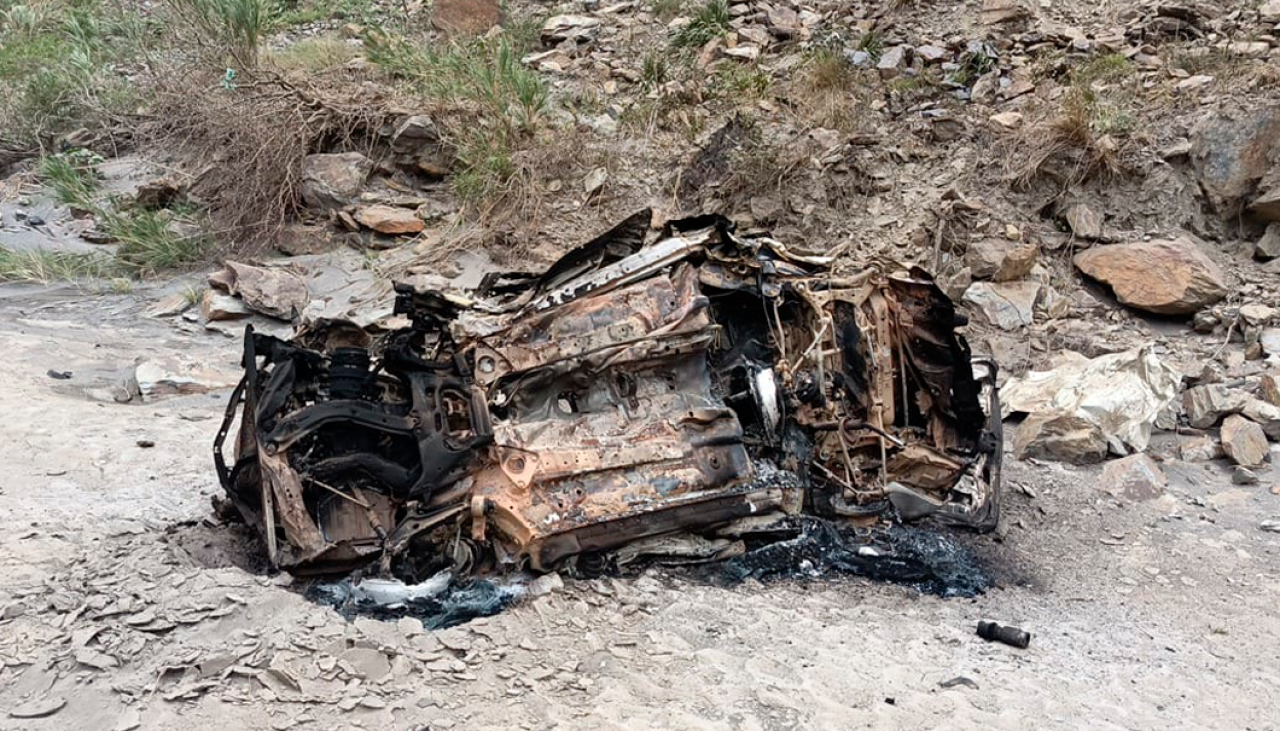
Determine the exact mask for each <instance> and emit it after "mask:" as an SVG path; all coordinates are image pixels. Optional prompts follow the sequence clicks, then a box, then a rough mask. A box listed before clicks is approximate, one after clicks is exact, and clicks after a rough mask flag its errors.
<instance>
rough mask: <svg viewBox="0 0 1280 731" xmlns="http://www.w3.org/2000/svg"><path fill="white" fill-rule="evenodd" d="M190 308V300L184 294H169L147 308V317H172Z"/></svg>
mask: <svg viewBox="0 0 1280 731" xmlns="http://www.w3.org/2000/svg"><path fill="white" fill-rule="evenodd" d="M189 309H191V300H190V299H189V298H188V297H187V296H186V295H184V294H171V295H169V296H167V297H164V298H162V299H161V300H160V301H158V302H156V303H155V304H153V305H151V306H150V307H148V308H147V312H146V314H147V317H155V318H161V317H173V316H174V315H181V314H182V313H184V312H186V311H187V310H189Z"/></svg>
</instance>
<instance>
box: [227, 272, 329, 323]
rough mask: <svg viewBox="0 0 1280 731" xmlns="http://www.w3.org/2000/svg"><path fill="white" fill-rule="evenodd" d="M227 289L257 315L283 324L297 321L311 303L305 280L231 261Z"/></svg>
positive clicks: (291, 274)
mask: <svg viewBox="0 0 1280 731" xmlns="http://www.w3.org/2000/svg"><path fill="white" fill-rule="evenodd" d="M226 268H227V271H229V272H231V277H230V280H229V284H228V286H229V287H230V291H231V293H232V294H236V295H239V296H240V299H241V300H242V301H243V302H244V304H245V306H246V307H248V308H249V309H250V310H252V311H254V312H259V313H262V314H264V315H267V316H268V317H275V318H277V319H281V320H292V319H293V318H295V317H297V316H298V315H299V314H300V313H301V312H302V311H303V310H305V309H306V307H307V304H308V303H309V302H310V301H311V292H310V291H309V290H308V289H307V283H306V282H305V281H303V279H302V277H300V276H298V275H297V274H294V273H293V272H291V271H288V270H286V269H283V268H281V267H259V266H253V265H251V264H243V263H241V262H237V261H228V262H227V264H226Z"/></svg>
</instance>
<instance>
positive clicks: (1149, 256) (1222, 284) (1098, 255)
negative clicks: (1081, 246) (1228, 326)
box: [1074, 236, 1227, 315]
mask: <svg viewBox="0 0 1280 731" xmlns="http://www.w3.org/2000/svg"><path fill="white" fill-rule="evenodd" d="M1074 261H1075V265H1076V267H1077V268H1078V269H1080V271H1082V272H1084V273H1085V274H1086V275H1088V276H1090V277H1092V278H1093V279H1096V280H1098V281H1100V282H1103V283H1104V284H1107V285H1109V286H1110V287H1111V289H1112V290H1113V291H1114V292H1115V295H1116V299H1118V300H1120V302H1121V303H1122V304H1126V305H1129V306H1130V307H1135V308H1137V309H1140V310H1145V311H1147V312H1154V313H1157V314H1161V315H1191V314H1194V313H1195V312H1196V310H1199V309H1201V308H1203V307H1207V306H1208V305H1211V304H1213V303H1215V302H1217V301H1219V300H1221V299H1222V298H1223V297H1226V296H1227V284H1226V278H1225V276H1224V275H1223V273H1222V270H1221V269H1220V268H1219V267H1218V265H1217V264H1216V263H1214V261H1213V260H1212V259H1210V258H1209V257H1208V256H1207V255H1206V254H1205V253H1204V252H1202V251H1201V250H1200V248H1199V247H1198V246H1197V245H1196V243H1195V242H1194V241H1192V240H1191V239H1190V238H1188V237H1187V236H1179V237H1178V238H1175V239H1156V240H1153V241H1140V242H1135V243H1131V244H1113V245H1110V246H1100V247H1095V248H1092V249H1089V250H1088V251H1082V252H1080V253H1079V254H1076V256H1075V259H1074Z"/></svg>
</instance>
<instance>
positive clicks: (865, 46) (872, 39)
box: [857, 29, 884, 61]
mask: <svg viewBox="0 0 1280 731" xmlns="http://www.w3.org/2000/svg"><path fill="white" fill-rule="evenodd" d="M857 50H859V51H862V52H863V53H865V54H867V55H868V56H870V57H871V59H872V60H873V61H879V60H880V57H881V56H882V55H884V34H883V33H881V32H880V31H878V30H875V29H872V30H869V31H867V32H866V33H863V34H862V37H861V38H859V39H858V46H857Z"/></svg>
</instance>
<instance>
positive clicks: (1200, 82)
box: [1173, 74, 1213, 93]
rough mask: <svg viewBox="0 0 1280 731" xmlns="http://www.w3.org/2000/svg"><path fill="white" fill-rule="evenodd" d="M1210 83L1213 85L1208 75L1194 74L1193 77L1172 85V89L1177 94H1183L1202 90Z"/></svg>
mask: <svg viewBox="0 0 1280 731" xmlns="http://www.w3.org/2000/svg"><path fill="white" fill-rule="evenodd" d="M1212 83H1213V77H1212V76H1209V75H1208V74H1196V75H1195V76H1188V77H1187V78H1185V79H1183V80H1181V81H1179V82H1178V83H1176V84H1174V85H1173V88H1174V89H1175V90H1177V91H1179V92H1184V93H1185V92H1188V91H1195V90H1197V89H1203V88H1204V87H1206V86H1208V85H1209V84H1212Z"/></svg>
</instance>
